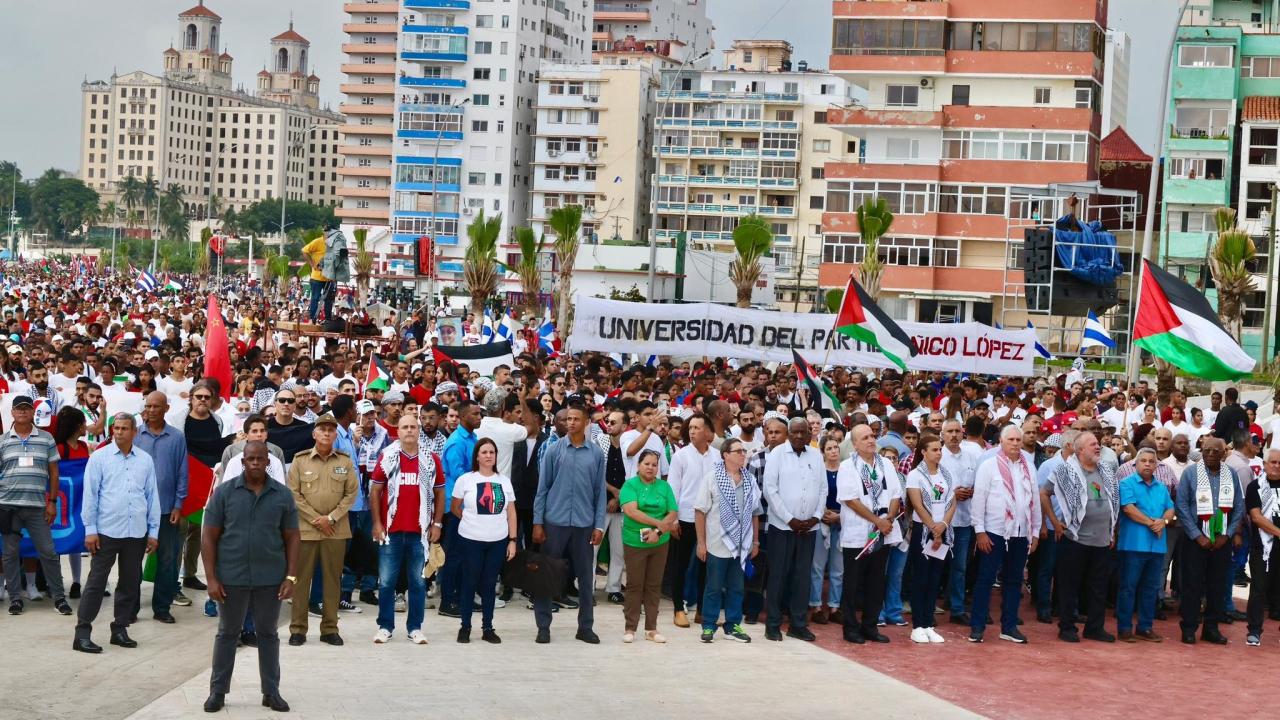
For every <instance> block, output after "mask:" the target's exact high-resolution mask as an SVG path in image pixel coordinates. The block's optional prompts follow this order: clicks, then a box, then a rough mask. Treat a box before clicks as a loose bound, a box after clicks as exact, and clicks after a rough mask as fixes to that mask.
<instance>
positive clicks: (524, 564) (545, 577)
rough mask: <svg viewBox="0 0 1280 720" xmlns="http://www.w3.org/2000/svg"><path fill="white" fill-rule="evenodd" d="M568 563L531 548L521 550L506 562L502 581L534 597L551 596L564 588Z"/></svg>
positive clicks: (544, 597)
mask: <svg viewBox="0 0 1280 720" xmlns="http://www.w3.org/2000/svg"><path fill="white" fill-rule="evenodd" d="M567 574H568V563H567V562H565V560H563V559H562V558H553V557H551V556H549V555H544V554H542V553H539V552H533V551H531V550H521V551H520V552H518V553H516V555H515V557H513V558H511V560H509V561H508V562H507V565H506V567H505V568H503V571H502V581H503V584H505V585H506V586H508V587H515V588H520V589H521V590H524V591H526V592H528V593H529V594H530V595H532V596H533V597H534V598H535V599H539V600H541V599H547V598H553V597H556V596H557V595H559V594H560V593H561V592H562V591H563V589H564V579H565V577H566V575H567Z"/></svg>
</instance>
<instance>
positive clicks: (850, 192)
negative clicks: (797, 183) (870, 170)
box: [825, 180, 937, 215]
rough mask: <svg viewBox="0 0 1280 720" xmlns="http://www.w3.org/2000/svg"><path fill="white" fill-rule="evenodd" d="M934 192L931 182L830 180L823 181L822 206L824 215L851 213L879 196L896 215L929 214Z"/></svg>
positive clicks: (935, 187)
mask: <svg viewBox="0 0 1280 720" xmlns="http://www.w3.org/2000/svg"><path fill="white" fill-rule="evenodd" d="M936 189H937V186H936V185H933V184H931V183H901V182H891V181H871V180H867V181H863V180H859V181H837V180H831V181H828V182H827V196H826V202H825V205H826V210H827V211H828V212H854V211H855V210H857V209H858V208H859V207H861V206H862V204H863V203H865V202H874V201H875V199H876V198H877V197H881V198H884V200H885V204H886V205H888V207H889V209H890V210H891V211H892V212H894V213H896V214H902V215H923V214H925V213H928V212H932V207H933V194H934V192H935V191H936Z"/></svg>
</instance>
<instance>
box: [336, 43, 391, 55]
mask: <svg viewBox="0 0 1280 720" xmlns="http://www.w3.org/2000/svg"><path fill="white" fill-rule="evenodd" d="M342 52H344V53H347V54H348V55H395V54H396V44H395V43H373V44H366V43H343V44H342Z"/></svg>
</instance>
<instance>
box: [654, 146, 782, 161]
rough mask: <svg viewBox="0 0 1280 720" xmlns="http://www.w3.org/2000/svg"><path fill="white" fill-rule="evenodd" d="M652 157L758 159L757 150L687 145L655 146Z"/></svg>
mask: <svg viewBox="0 0 1280 720" xmlns="http://www.w3.org/2000/svg"><path fill="white" fill-rule="evenodd" d="M653 152H654V157H726V158H744V159H746V158H758V157H760V149H759V148H725V147H689V146H687V145H657V146H655V147H654V150H653Z"/></svg>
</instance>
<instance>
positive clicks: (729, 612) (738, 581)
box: [702, 553, 746, 631]
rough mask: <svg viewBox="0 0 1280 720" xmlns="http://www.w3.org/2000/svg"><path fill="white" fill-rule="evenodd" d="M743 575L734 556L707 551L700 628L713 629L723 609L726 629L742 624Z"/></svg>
mask: <svg viewBox="0 0 1280 720" xmlns="http://www.w3.org/2000/svg"><path fill="white" fill-rule="evenodd" d="M745 578H746V576H745V575H743V574H742V564H741V563H739V562H738V560H737V558H721V557H716V556H715V555H712V554H711V553H707V587H706V590H705V591H704V592H703V594H702V629H703V630H715V629H716V621H717V620H719V619H720V610H721V608H723V609H724V628H725V630H726V631H729V630H731V629H733V626H735V625H741V624H742V586H743V583H744V581H745Z"/></svg>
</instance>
